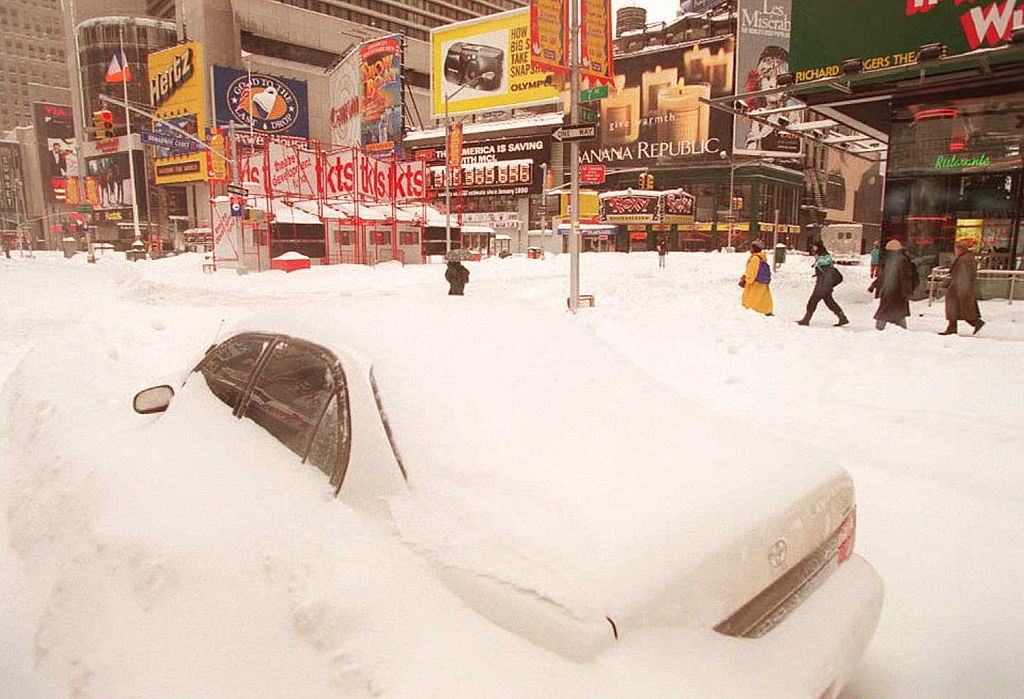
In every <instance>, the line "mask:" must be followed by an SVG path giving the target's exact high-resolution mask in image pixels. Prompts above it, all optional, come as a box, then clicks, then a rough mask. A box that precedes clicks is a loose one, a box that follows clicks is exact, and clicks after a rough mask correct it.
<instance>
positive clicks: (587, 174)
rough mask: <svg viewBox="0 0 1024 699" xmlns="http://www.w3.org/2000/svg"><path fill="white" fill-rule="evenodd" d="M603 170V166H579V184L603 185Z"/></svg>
mask: <svg viewBox="0 0 1024 699" xmlns="http://www.w3.org/2000/svg"><path fill="white" fill-rule="evenodd" d="M604 179H605V169H604V165H581V166H580V183H581V184H604Z"/></svg>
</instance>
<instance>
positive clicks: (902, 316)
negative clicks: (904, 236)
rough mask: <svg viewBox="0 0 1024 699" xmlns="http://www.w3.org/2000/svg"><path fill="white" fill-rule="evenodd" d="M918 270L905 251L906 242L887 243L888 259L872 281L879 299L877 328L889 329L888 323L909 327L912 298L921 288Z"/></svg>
mask: <svg viewBox="0 0 1024 699" xmlns="http://www.w3.org/2000/svg"><path fill="white" fill-rule="evenodd" d="M917 283H918V277H917V269H916V268H915V267H914V265H913V263H912V262H911V261H910V258H909V257H907V253H906V251H905V250H904V249H903V243H901V242H900V241H898V240H896V239H895V238H894V239H893V240H890V241H889V242H888V243H886V244H885V256H884V257H883V259H882V264H881V266H880V267H879V269H878V276H877V277H875V280H874V281H873V282H871V286H869V287H868V291H874V292H875V297H876V298H877V299H878V310H877V311H875V328H877V329H878V330H885V326H886V324H887V323H895V324H896V325H898V326H900V327H901V328H903V329H906V327H907V317H908V316H909V315H910V295H911V294H912V293H914V289H915V288H917Z"/></svg>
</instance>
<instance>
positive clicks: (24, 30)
mask: <svg viewBox="0 0 1024 699" xmlns="http://www.w3.org/2000/svg"><path fill="white" fill-rule="evenodd" d="M0 36H2V37H3V40H2V41H0V95H3V99H0V131H6V130H10V129H13V128H14V127H16V126H28V125H29V124H31V123H32V101H33V100H32V95H31V90H30V89H29V84H30V83H39V84H42V85H49V86H54V87H58V86H59V87H67V85H68V70H67V58H68V55H67V48H66V45H65V40H64V31H63V24H62V18H61V9H60V0H3V2H0Z"/></svg>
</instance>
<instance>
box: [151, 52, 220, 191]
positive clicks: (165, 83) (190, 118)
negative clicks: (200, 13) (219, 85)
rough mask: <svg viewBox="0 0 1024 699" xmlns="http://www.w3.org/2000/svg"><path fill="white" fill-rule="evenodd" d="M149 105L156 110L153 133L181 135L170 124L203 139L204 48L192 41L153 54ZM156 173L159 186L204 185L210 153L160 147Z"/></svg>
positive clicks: (204, 113)
mask: <svg viewBox="0 0 1024 699" xmlns="http://www.w3.org/2000/svg"><path fill="white" fill-rule="evenodd" d="M148 64H149V103H150V105H151V106H152V107H153V115H154V116H155V117H156V118H157V119H158V120H159V121H156V120H154V122H153V131H154V132H156V133H158V134H164V135H167V136H172V137H176V136H180V133H179V132H177V131H175V130H173V129H170V128H168V126H167V124H166V122H170V123H171V124H173V125H174V126H176V127H177V128H179V129H181V130H182V131H184V132H185V133H187V134H189V135H190V136H194V137H196V138H202V137H203V135H204V134H205V132H206V122H207V119H206V77H205V76H206V69H205V67H204V65H205V64H204V63H203V45H202V44H200V43H198V42H195V41H190V42H187V43H184V44H178V45H177V46H172V47H171V48H169V49H164V50H162V51H156V52H154V53H151V54H149V62H148ZM154 170H155V180H156V183H157V184H173V183H177V182H203V181H205V180H206V176H207V171H206V154H205V153H204V152H203V151H201V150H198V151H194V152H191V153H178V152H176V151H173V150H171V149H169V148H160V147H158V148H156V149H155V153H154Z"/></svg>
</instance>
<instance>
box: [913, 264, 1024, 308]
mask: <svg viewBox="0 0 1024 699" xmlns="http://www.w3.org/2000/svg"><path fill="white" fill-rule="evenodd" d="M949 270H950V268H949V267H935V268H934V269H932V271H931V272H930V273H929V274H928V305H929V306H931V305H932V301H933V300H935V298H936V292H938V291H941V290H944V289H945V288H946V284H947V283H948V282H949ZM999 280H1004V281H1006V282H1007V284H1008V286H1009V292H1008V293H1007V295H1006V296H1007V303H1009V304H1013V294H1014V290H1015V289H1016V287H1017V281H1018V280H1021V283H1024V270H1015V269H979V270H978V276H977V278H976V280H975V287H977V284H978V283H979V282H988V281H999ZM980 297H981V295H980V294H979V298H980Z"/></svg>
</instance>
